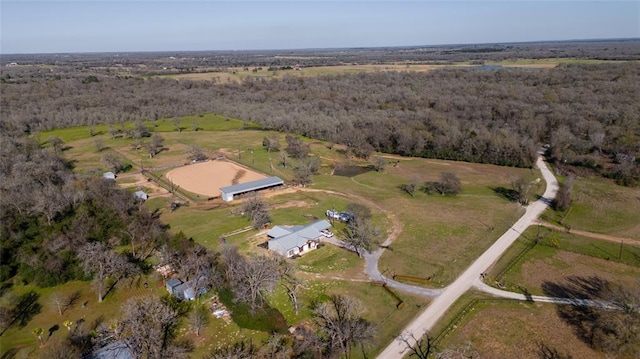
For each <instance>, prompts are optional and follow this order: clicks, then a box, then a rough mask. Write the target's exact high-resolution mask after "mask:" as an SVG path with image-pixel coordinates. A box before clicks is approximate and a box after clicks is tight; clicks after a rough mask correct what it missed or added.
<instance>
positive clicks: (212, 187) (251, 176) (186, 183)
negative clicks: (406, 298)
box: [165, 161, 266, 197]
mask: <svg viewBox="0 0 640 359" xmlns="http://www.w3.org/2000/svg"><path fill="white" fill-rule="evenodd" d="M165 176H166V177H167V178H168V179H169V180H170V181H173V183H174V184H176V185H178V186H180V188H182V189H184V190H187V191H189V192H193V193H197V194H200V195H204V196H208V197H219V196H220V187H224V186H230V185H232V184H238V183H246V182H251V181H255V180H259V179H262V178H266V176H265V175H262V174H260V173H257V172H253V171H251V170H249V169H247V168H244V167H241V166H239V165H237V164H235V163H233V162H229V161H207V162H201V163H196V164H192V165H187V166H184V167H179V168H176V169H173V170H171V171H169V172H167V174H166V175H165ZM234 182H236V183H234Z"/></svg>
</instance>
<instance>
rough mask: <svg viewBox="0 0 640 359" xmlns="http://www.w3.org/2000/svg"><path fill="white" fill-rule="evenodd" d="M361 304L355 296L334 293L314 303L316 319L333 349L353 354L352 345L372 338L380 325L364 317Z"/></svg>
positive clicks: (324, 337) (348, 354)
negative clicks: (326, 299) (324, 300)
mask: <svg viewBox="0 0 640 359" xmlns="http://www.w3.org/2000/svg"><path fill="white" fill-rule="evenodd" d="M363 312H364V308H363V306H362V304H361V303H360V302H359V301H358V300H357V299H355V298H352V297H347V296H341V295H332V296H330V297H329V300H328V301H326V302H321V303H316V304H315V305H314V306H313V316H314V320H315V322H316V324H317V326H318V328H319V330H320V332H321V337H322V338H323V339H324V340H325V341H326V342H327V343H328V345H329V348H330V349H331V350H337V351H338V352H339V353H340V354H341V355H345V356H346V357H347V358H349V357H350V353H351V347H352V346H354V345H356V344H365V343H367V342H370V341H372V340H373V338H374V337H375V335H376V333H377V327H376V326H375V325H374V324H372V323H370V322H368V321H366V320H364V319H363V318H362V317H361V315H362V313H363Z"/></svg>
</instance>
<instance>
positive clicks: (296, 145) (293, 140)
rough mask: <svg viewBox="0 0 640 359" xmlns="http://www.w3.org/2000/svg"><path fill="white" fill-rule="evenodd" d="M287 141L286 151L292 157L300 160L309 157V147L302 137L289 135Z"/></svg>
mask: <svg viewBox="0 0 640 359" xmlns="http://www.w3.org/2000/svg"><path fill="white" fill-rule="evenodd" d="M285 140H286V141H287V147H285V149H284V150H285V151H286V152H287V153H288V154H289V155H290V156H291V157H295V158H297V159H299V160H300V159H303V158H305V157H307V155H308V154H309V151H310V148H309V145H307V144H306V143H304V141H302V139H301V138H300V137H294V136H291V135H287V136H286V137H285Z"/></svg>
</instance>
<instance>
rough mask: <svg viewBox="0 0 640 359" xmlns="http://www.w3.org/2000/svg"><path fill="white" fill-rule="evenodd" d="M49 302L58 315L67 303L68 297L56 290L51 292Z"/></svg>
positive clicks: (62, 311)
mask: <svg viewBox="0 0 640 359" xmlns="http://www.w3.org/2000/svg"><path fill="white" fill-rule="evenodd" d="M49 302H50V303H51V305H52V306H53V307H54V308H55V309H56V311H57V312H58V314H59V315H62V314H63V313H64V311H65V310H66V309H67V307H68V305H69V297H68V296H67V295H66V294H64V293H63V292H60V291H57V292H53V294H51V297H49Z"/></svg>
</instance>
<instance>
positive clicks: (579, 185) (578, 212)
mask: <svg viewBox="0 0 640 359" xmlns="http://www.w3.org/2000/svg"><path fill="white" fill-rule="evenodd" d="M639 213H640V188H629V187H622V186H618V185H616V184H615V183H613V182H612V181H610V180H607V179H602V178H577V179H576V180H575V182H574V186H573V205H572V208H571V210H569V211H567V212H561V213H558V212H549V213H547V218H548V220H549V221H553V222H554V223H560V222H562V224H564V225H569V226H571V228H573V229H580V230H584V231H589V232H595V233H602V234H608V235H613V236H620V237H627V238H635V239H640V221H639V220H638V218H640V215H639Z"/></svg>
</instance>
